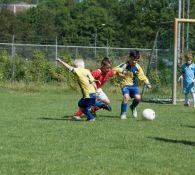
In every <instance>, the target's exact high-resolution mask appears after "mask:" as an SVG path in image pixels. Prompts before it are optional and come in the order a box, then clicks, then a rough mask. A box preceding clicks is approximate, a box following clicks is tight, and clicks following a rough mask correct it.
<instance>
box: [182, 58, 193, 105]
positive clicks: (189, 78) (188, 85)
mask: <svg viewBox="0 0 195 175" xmlns="http://www.w3.org/2000/svg"><path fill="white" fill-rule="evenodd" d="M181 68H182V75H181V76H180V78H183V92H184V96H185V103H184V105H185V106H190V102H189V98H188V95H189V93H191V94H192V97H193V107H195V64H194V63H192V54H188V55H187V56H186V63H184V64H183V65H182V67H181Z"/></svg>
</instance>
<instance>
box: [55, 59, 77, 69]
mask: <svg viewBox="0 0 195 175" xmlns="http://www.w3.org/2000/svg"><path fill="white" fill-rule="evenodd" d="M56 61H58V62H59V63H61V64H62V65H64V67H66V68H67V69H68V70H69V71H73V70H74V67H72V66H70V65H69V64H67V63H65V62H64V61H62V60H61V59H60V58H58V59H56Z"/></svg>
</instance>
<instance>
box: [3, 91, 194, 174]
mask: <svg viewBox="0 0 195 175" xmlns="http://www.w3.org/2000/svg"><path fill="white" fill-rule="evenodd" d="M109 97H110V98H111V100H112V107H113V111H112V112H107V111H103V110H102V111H99V112H98V117H97V118H96V122H86V121H82V122H76V121H72V120H71V117H70V116H71V115H72V114H74V112H75V110H76V109H77V101H78V99H79V98H80V92H64V93H54V92H50V93H49V92H47V93H46V92H41V93H23V92H15V91H9V90H5V89H0V106H1V107H0V133H1V137H0V153H1V154H0V174H1V175H10V174H13V175H23V174H25V175H31V174H34V175H39V174H44V175H46V174H47V175H48V174H52V175H53V174H55V175H64V174H67V175H73V174H75V175H77V174H78V175H80V174H83V175H93V174H98V175H111V174H112V175H125V174H127V175H131V174H133V175H134V174H136V175H138V174H140V175H141V174H144V175H147V174H148V175H152V174H154V175H160V174H163V175H168V174H170V175H178V174H181V175H184V174H186V175H193V174H195V109H194V108H191V107H189V108H187V107H183V105H182V104H181V103H180V104H178V105H176V106H173V105H168V104H163V105H162V104H151V103H141V104H140V106H139V107H138V113H139V116H138V118H137V119H132V118H130V117H129V118H128V119H127V120H125V121H121V120H120V119H119V113H120V104H121V98H122V97H121V94H115V93H113V94H109ZM144 108H152V109H154V110H155V111H156V115H157V117H156V120H154V121H152V122H150V121H143V120H141V111H142V110H143V109H144ZM128 115H129V116H130V111H129V109H128Z"/></svg>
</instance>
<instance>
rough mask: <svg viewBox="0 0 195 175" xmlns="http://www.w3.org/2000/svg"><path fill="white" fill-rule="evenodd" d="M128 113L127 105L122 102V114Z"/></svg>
mask: <svg viewBox="0 0 195 175" xmlns="http://www.w3.org/2000/svg"><path fill="white" fill-rule="evenodd" d="M126 111H127V103H124V102H122V104H121V114H122V113H124V112H126Z"/></svg>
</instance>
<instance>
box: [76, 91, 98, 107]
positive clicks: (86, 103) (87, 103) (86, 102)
mask: <svg viewBox="0 0 195 175" xmlns="http://www.w3.org/2000/svg"><path fill="white" fill-rule="evenodd" d="M89 96H90V98H81V99H80V100H79V102H78V106H79V107H80V108H84V109H86V108H90V107H91V106H93V105H94V104H95V100H96V95H95V94H89Z"/></svg>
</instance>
